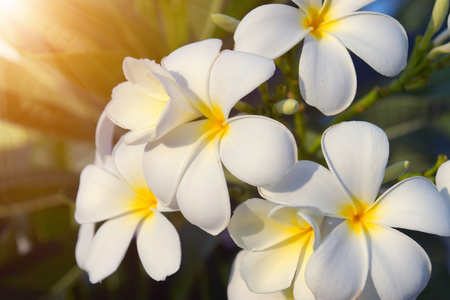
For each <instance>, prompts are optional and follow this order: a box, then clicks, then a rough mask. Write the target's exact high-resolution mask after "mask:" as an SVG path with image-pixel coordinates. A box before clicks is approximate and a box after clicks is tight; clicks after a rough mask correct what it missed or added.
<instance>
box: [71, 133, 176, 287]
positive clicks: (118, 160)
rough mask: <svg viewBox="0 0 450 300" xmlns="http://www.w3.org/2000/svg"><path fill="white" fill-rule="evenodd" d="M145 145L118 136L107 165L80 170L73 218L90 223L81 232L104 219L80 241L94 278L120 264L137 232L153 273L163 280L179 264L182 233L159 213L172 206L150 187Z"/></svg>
mask: <svg viewBox="0 0 450 300" xmlns="http://www.w3.org/2000/svg"><path fill="white" fill-rule="evenodd" d="M144 146H145V145H137V146H129V145H126V144H124V143H123V141H122V140H120V141H119V143H118V144H117V145H116V147H115V148H114V151H113V158H112V159H109V160H107V161H106V162H105V164H104V165H103V167H99V166H96V165H89V166H87V167H86V168H85V169H84V170H83V171H82V173H81V177H80V187H79V190H78V195H77V200H76V210H75V220H76V221H77V222H78V223H80V224H88V226H86V227H83V228H82V229H81V230H83V231H85V232H81V230H80V235H83V236H84V235H85V236H89V235H92V233H93V231H94V227H93V224H95V223H98V222H102V221H105V222H104V223H103V224H102V225H101V226H100V228H99V229H98V230H97V232H96V233H95V236H94V237H93V238H92V240H91V241H89V240H88V239H87V238H86V240H87V242H86V241H85V242H84V244H85V245H86V246H83V247H82V248H84V249H85V250H84V252H85V254H84V257H83V258H82V259H81V262H82V265H83V266H82V267H83V269H85V270H86V271H87V272H88V273H89V280H90V281H91V282H92V283H97V282H99V281H101V280H103V279H104V278H106V277H108V276H109V275H111V274H112V273H113V272H114V271H115V270H116V269H117V268H118V267H119V265H120V263H121V261H122V259H123V257H124V256H125V253H126V251H127V249H128V246H129V244H130V242H131V239H132V238H133V236H134V234H135V232H136V237H137V240H136V242H137V250H138V254H139V258H140V259H141V262H142V265H143V266H144V269H145V270H146V272H147V273H148V274H149V275H150V277H152V278H153V279H155V280H164V279H165V278H166V277H167V276H168V275H171V274H173V273H174V272H176V271H177V270H178V268H179V266H180V262H181V245H180V240H179V237H178V233H177V231H176V229H175V228H174V226H173V225H172V224H171V223H170V222H169V221H168V220H167V219H166V218H165V217H164V216H163V215H162V214H161V212H164V211H168V209H167V208H165V207H164V206H163V205H162V204H161V203H160V201H159V200H158V199H157V198H156V197H155V196H154V195H153V193H152V192H151V190H150V189H149V188H148V187H147V183H146V181H145V178H144V174H143V172H142V153H143V148H144Z"/></svg>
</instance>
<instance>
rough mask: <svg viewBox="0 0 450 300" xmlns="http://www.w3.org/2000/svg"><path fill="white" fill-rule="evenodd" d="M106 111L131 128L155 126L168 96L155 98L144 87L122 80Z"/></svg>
mask: <svg viewBox="0 0 450 300" xmlns="http://www.w3.org/2000/svg"><path fill="white" fill-rule="evenodd" d="M111 97H112V98H111V101H110V102H109V103H108V105H107V106H106V113H107V114H108V117H110V118H111V120H113V121H114V123H115V124H117V125H118V126H120V127H122V128H126V129H130V130H140V129H144V128H150V127H152V126H155V125H156V123H157V121H158V119H159V116H160V115H161V112H162V110H163V108H164V106H165V105H166V102H167V100H168V96H166V97H165V98H162V99H161V98H155V97H153V96H150V95H149V94H148V93H147V92H146V91H145V90H144V89H143V88H141V87H140V86H138V85H135V84H132V83H130V82H122V83H121V84H119V85H118V86H116V87H115V88H114V89H113V91H112V96H111Z"/></svg>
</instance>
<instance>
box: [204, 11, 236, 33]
mask: <svg viewBox="0 0 450 300" xmlns="http://www.w3.org/2000/svg"><path fill="white" fill-rule="evenodd" d="M211 18H212V20H213V22H214V23H215V24H216V25H217V26H218V27H220V28H222V29H223V30H225V31H228V32H231V33H234V32H235V31H236V28H237V27H238V25H239V22H240V21H239V20H237V19H235V18H233V17H230V16H227V15H224V14H212V15H211Z"/></svg>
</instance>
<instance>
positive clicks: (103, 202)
mask: <svg viewBox="0 0 450 300" xmlns="http://www.w3.org/2000/svg"><path fill="white" fill-rule="evenodd" d="M134 195H135V194H134V192H133V191H132V190H130V189H129V188H128V186H127V185H126V184H125V183H123V182H122V181H121V180H120V179H119V178H118V177H117V176H115V175H113V174H111V173H109V172H108V171H106V170H104V169H102V168H99V167H96V166H93V165H89V166H87V167H85V168H84V169H83V171H82V172H81V175H80V187H79V189H78V194H77V199H76V210H75V220H76V221H77V222H78V223H81V224H84V223H96V222H100V221H103V220H106V219H109V218H112V217H115V216H118V215H121V214H123V213H125V212H127V211H130V210H131V209H132V207H131V205H130V204H131V200H132V199H133V197H134Z"/></svg>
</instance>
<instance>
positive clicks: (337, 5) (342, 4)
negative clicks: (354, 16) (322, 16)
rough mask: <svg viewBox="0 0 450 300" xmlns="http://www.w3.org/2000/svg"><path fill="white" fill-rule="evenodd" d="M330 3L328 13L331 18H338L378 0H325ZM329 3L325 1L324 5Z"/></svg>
mask: <svg viewBox="0 0 450 300" xmlns="http://www.w3.org/2000/svg"><path fill="white" fill-rule="evenodd" d="M325 1H326V2H327V3H329V4H330V6H329V8H328V14H329V16H330V18H332V19H334V20H335V19H337V18H340V17H342V16H344V15H347V14H349V13H352V12H354V11H357V10H358V9H360V8H363V7H364V6H367V5H369V4H370V3H372V2H375V1H376V0H358V1H353V0H325ZM327 3H324V5H323V6H326V5H327Z"/></svg>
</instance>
